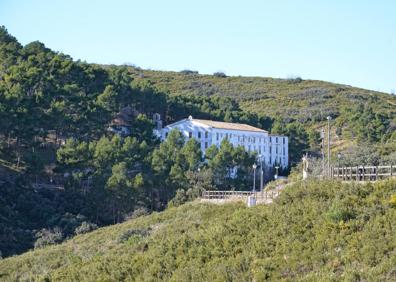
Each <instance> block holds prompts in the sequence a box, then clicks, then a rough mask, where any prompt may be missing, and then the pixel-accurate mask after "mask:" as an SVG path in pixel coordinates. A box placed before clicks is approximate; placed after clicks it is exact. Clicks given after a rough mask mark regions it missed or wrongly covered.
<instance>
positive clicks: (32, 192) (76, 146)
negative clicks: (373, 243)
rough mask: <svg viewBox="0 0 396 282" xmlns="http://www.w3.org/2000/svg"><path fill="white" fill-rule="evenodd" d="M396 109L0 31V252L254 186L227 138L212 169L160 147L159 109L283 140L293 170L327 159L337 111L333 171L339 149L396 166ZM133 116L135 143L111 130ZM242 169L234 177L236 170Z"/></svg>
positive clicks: (376, 100) (177, 146)
mask: <svg viewBox="0 0 396 282" xmlns="http://www.w3.org/2000/svg"><path fill="white" fill-rule="evenodd" d="M395 105H396V97H395V96H392V95H389V94H385V93H378V92H373V91H368V90H364V89H358V88H354V87H349V86H345V85H337V84H333V83H328V82H321V81H311V80H302V79H299V78H294V79H273V78H261V77H227V76H225V75H224V74H221V73H217V74H215V75H199V74H197V73H194V72H191V71H183V72H165V71H151V70H142V69H139V68H136V67H131V66H102V65H97V64H89V63H86V62H82V61H75V60H73V59H72V58H71V57H70V56H68V55H66V54H62V53H59V52H55V51H53V50H51V49H49V48H48V47H46V46H45V45H44V44H43V43H41V42H38V41H35V42H31V43H28V44H26V45H24V46H23V45H22V44H20V43H19V42H18V40H17V39H16V38H15V37H13V36H12V35H11V34H9V33H8V32H7V30H6V28H5V27H0V256H2V257H8V256H12V255H15V254H20V253H22V252H24V251H26V250H28V249H32V248H34V246H35V245H41V244H43V240H44V238H47V237H51V236H52V237H51V240H50V241H51V242H60V241H63V240H66V239H69V238H71V237H72V236H74V235H75V234H79V233H81V230H85V231H87V230H91V229H92V228H94V227H97V226H105V225H109V224H114V223H119V222H122V221H124V220H125V219H127V218H130V217H134V216H135V215H136V214H141V213H150V212H152V211H161V210H163V209H164V208H166V206H167V205H168V203H169V201H171V200H172V199H174V197H176V199H175V200H174V201H173V202H176V203H180V202H184V201H186V200H191V199H194V198H195V197H196V196H197V195H199V192H200V191H201V190H202V189H203V188H205V189H217V190H249V189H251V187H252V181H253V178H252V173H253V170H252V164H253V163H254V161H255V155H254V153H251V152H250V153H249V152H246V151H245V150H244V149H243V148H232V146H231V145H230V144H229V143H228V142H224V144H222V146H221V148H220V149H219V150H217V149H216V148H211V149H210V150H208V151H207V152H210V154H208V156H206V159H207V160H208V161H207V162H206V161H204V160H203V158H202V152H201V151H200V146H199V144H198V142H195V141H194V140H192V141H190V142H189V143H187V144H185V145H184V140H183V138H181V136H177V135H173V137H172V138H171V139H172V140H170V141H169V142H165V143H163V144H161V145H160V142H159V140H157V139H156V138H155V137H154V136H153V134H152V132H153V131H152V130H153V128H154V124H153V122H152V116H153V114H154V113H160V114H161V116H162V118H163V120H164V122H165V123H170V122H174V121H177V120H180V119H182V118H186V117H187V116H189V115H192V116H194V117H195V118H203V119H212V120H220V121H230V122H239V123H246V124H250V125H253V126H256V127H259V128H264V129H267V130H270V131H271V132H272V133H281V134H285V135H287V136H289V159H290V160H289V161H290V166H291V167H296V166H297V165H298V164H299V162H300V160H301V157H302V155H303V154H305V153H307V152H309V153H310V154H312V155H314V156H315V155H318V153H319V152H320V146H319V143H320V138H319V137H320V136H319V130H320V128H321V127H322V126H323V125H324V124H325V122H324V120H325V117H326V116H327V115H329V114H330V115H331V116H332V117H333V121H332V140H333V146H332V151H333V154H332V162H333V164H334V163H335V161H336V160H335V159H336V155H337V154H336V153H337V152H341V153H342V158H341V159H340V160H337V162H339V163H340V164H342V165H358V164H370V165H377V164H381V163H386V164H393V165H394V164H395V163H396V107H395ZM124 109H129V110H130V111H129V112H132V114H131V115H129V117H128V124H129V126H130V129H131V135H130V136H128V137H125V136H123V137H121V136H118V135H117V134H114V133H112V132H110V131H109V130H108V129H109V127H110V126H111V125H112V123H113V121H114V119H115V117H118V116H119V115H120V114H121V113H122V112H123V110H124ZM168 139H169V138H168ZM236 164H238V165H239V168H238V171H239V173H238V175H237V178H235V179H233V178H230V177H229V176H228V174H227V173H226V172H227V168H230V167H234V166H235V165H236ZM274 171H275V169H274V167H267V168H266V169H265V172H266V174H265V175H264V177H265V178H266V180H270V179H272V177H273V175H274ZM288 173H289V170H288V169H286V170H284V169H281V170H280V174H281V175H287V174H288ZM47 239H48V238H47ZM44 241H45V240H44Z"/></svg>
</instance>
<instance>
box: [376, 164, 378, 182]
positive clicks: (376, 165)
mask: <svg viewBox="0 0 396 282" xmlns="http://www.w3.org/2000/svg"><path fill="white" fill-rule="evenodd" d="M377 180H378V166H377V165H376V166H375V181H377Z"/></svg>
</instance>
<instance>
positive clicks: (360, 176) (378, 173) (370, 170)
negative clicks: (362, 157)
mask: <svg viewBox="0 0 396 282" xmlns="http://www.w3.org/2000/svg"><path fill="white" fill-rule="evenodd" d="M393 176H396V167H395V166H394V165H382V166H349V167H333V168H331V177H332V178H333V179H338V180H343V181H352V180H354V181H377V180H382V179H386V178H392V177H393Z"/></svg>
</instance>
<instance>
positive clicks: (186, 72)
mask: <svg viewBox="0 0 396 282" xmlns="http://www.w3.org/2000/svg"><path fill="white" fill-rule="evenodd" d="M180 73H182V74H198V72H197V71H193V70H182V71H180Z"/></svg>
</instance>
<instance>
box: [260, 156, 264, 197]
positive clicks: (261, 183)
mask: <svg viewBox="0 0 396 282" xmlns="http://www.w3.org/2000/svg"><path fill="white" fill-rule="evenodd" d="M259 158H260V191H262V190H263V186H264V169H263V156H262V155H259Z"/></svg>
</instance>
